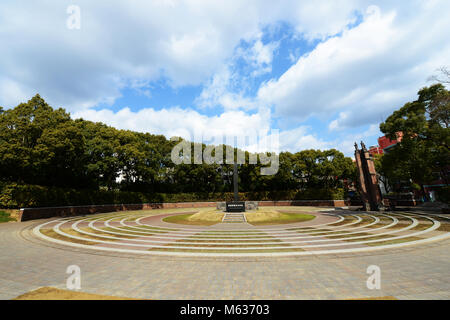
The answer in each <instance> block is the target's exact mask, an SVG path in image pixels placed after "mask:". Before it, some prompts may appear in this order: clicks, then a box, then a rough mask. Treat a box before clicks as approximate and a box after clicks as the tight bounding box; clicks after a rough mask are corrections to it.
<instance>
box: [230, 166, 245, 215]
mask: <svg viewBox="0 0 450 320" xmlns="http://www.w3.org/2000/svg"><path fill="white" fill-rule="evenodd" d="M233 186H234V201H227V204H226V211H227V212H245V202H244V201H239V194H238V190H239V189H238V169H237V163H236V162H235V163H234V166H233Z"/></svg>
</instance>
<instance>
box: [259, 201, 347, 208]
mask: <svg viewBox="0 0 450 320" xmlns="http://www.w3.org/2000/svg"><path fill="white" fill-rule="evenodd" d="M347 205H348V204H347V203H346V201H345V200H280V201H259V206H260V207H264V206H271V207H273V206H308V207H345V206H347Z"/></svg>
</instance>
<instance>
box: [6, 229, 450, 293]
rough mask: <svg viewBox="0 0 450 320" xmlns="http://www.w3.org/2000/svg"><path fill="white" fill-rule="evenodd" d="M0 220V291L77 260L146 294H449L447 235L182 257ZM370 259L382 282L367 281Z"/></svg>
mask: <svg viewBox="0 0 450 320" xmlns="http://www.w3.org/2000/svg"><path fill="white" fill-rule="evenodd" d="M42 222H43V221H42V220H41V221H38V222H37V221H29V222H24V223H4V224H0V243H1V244H2V246H1V255H0V270H2V272H1V273H0V299H12V298H14V297H16V296H18V295H20V294H23V293H25V292H28V291H30V290H33V289H36V288H38V287H42V286H54V287H57V288H63V289H64V288H65V283H66V279H67V277H68V276H69V275H67V274H66V268H67V267H68V266H69V265H73V264H75V265H78V266H79V267H80V268H81V286H82V291H84V292H89V293H96V294H105V295H115V296H123V297H133V298H147V299H349V298H364V297H380V296H394V297H396V298H399V299H450V279H449V277H448V275H449V271H450V250H449V248H450V240H445V241H439V242H434V243H431V244H427V245H419V246H411V247H405V248H402V249H391V250H385V251H378V252H366V253H353V254H340V255H323V256H302V257H284V258H280V257H277V258H269V257H267V258H251V257H247V258H231V257H230V258H201V257H198V258H186V257H184V258H183V257H168V256H167V257H164V256H143V255H133V254H120V253H107V252H96V251H89V250H85V249H76V248H70V247H66V246H59V245H56V244H52V243H47V242H45V241H42V240H40V239H37V238H36V237H34V236H33V235H32V233H31V231H30V230H31V227H32V226H34V225H36V224H39V223H42ZM369 265H377V266H379V267H380V268H381V290H369V289H367V287H366V280H367V278H368V276H369V275H368V274H367V273H366V270H367V267H368V266H369Z"/></svg>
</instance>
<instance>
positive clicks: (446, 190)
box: [436, 187, 450, 204]
mask: <svg viewBox="0 0 450 320" xmlns="http://www.w3.org/2000/svg"><path fill="white" fill-rule="evenodd" d="M436 196H437V200H439V201H441V202H444V203H446V204H450V187H442V188H440V189H438V190H437V191H436Z"/></svg>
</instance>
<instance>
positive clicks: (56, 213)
mask: <svg viewBox="0 0 450 320" xmlns="http://www.w3.org/2000/svg"><path fill="white" fill-rule="evenodd" d="M258 205H259V206H312V207H344V206H346V203H345V201H344V200H285V201H258ZM216 206H217V202H178V203H144V204H116V205H92V206H74V207H48V208H23V209H20V214H19V219H18V221H28V220H35V219H47V218H53V217H73V216H78V215H87V214H94V213H107V212H116V211H128V210H151V209H164V208H167V209H170V208H199V207H216Z"/></svg>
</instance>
